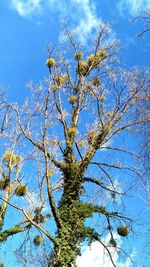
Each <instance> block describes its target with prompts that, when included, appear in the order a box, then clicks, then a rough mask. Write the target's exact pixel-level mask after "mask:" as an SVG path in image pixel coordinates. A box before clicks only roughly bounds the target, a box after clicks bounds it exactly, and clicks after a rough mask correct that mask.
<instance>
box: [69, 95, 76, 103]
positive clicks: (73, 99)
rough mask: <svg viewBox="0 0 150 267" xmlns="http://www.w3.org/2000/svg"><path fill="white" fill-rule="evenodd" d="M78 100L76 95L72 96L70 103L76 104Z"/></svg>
mask: <svg viewBox="0 0 150 267" xmlns="http://www.w3.org/2000/svg"><path fill="white" fill-rule="evenodd" d="M76 100H77V97H76V95H72V96H70V98H69V103H70V104H74V103H75V102H76Z"/></svg>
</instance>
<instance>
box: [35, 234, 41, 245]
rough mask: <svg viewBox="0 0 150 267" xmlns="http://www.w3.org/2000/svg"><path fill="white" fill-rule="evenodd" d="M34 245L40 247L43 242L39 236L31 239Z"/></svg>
mask: <svg viewBox="0 0 150 267" xmlns="http://www.w3.org/2000/svg"><path fill="white" fill-rule="evenodd" d="M33 242H34V245H35V246H40V245H41V244H42V242H43V238H42V237H41V236H40V235H37V236H35V238H34V239H33Z"/></svg>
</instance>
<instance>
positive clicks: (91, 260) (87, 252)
mask: <svg viewBox="0 0 150 267" xmlns="http://www.w3.org/2000/svg"><path fill="white" fill-rule="evenodd" d="M114 237H115V240H117V242H118V244H119V246H120V245H121V243H122V242H121V239H120V237H118V236H117V235H114ZM109 239H110V237H109V236H107V237H106V239H105V242H108V240H109ZM110 252H111V254H112V256H113V260H114V263H115V264H116V266H118V267H131V264H132V263H131V259H130V257H128V258H127V259H126V261H125V262H124V263H119V255H118V253H117V252H116V250H115V249H114V248H113V247H112V248H110ZM134 256H135V255H134V254H132V255H131V257H134ZM77 266H78V267H83V266H86V267H101V266H103V267H113V266H114V265H113V264H112V262H111V260H110V257H109V255H108V254H107V252H106V250H105V249H104V247H103V246H102V245H101V244H100V243H99V242H98V241H95V242H93V243H92V244H91V246H90V247H88V246H87V247H84V251H83V253H82V255H81V256H79V257H78V258H77Z"/></svg>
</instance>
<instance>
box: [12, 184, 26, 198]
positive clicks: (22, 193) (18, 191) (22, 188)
mask: <svg viewBox="0 0 150 267" xmlns="http://www.w3.org/2000/svg"><path fill="white" fill-rule="evenodd" d="M27 192H28V188H27V186H26V185H23V184H19V185H18V186H17V188H16V189H15V194H16V196H19V197H23V196H25V195H26V194H27Z"/></svg>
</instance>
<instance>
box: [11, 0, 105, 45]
mask: <svg viewBox="0 0 150 267" xmlns="http://www.w3.org/2000/svg"><path fill="white" fill-rule="evenodd" d="M10 3H11V8H13V9H14V10H15V11H16V12H17V13H18V14H19V15H20V16H22V17H24V18H31V17H32V16H35V15H38V16H39V15H40V14H44V12H46V11H47V10H48V12H51V13H52V12H53V11H54V9H55V12H56V11H58V14H59V18H60V20H62V21H63V20H65V19H66V18H67V20H68V21H69V24H74V25H76V32H77V35H78V36H79V38H80V41H82V42H85V40H86V39H87V38H88V39H90V36H91V34H92V32H93V31H94V30H95V29H97V27H98V25H99V24H100V23H101V19H100V18H99V17H98V16H97V13H96V5H95V4H94V3H91V1H90V0H70V1H69V2H67V3H66V1H65V0H11V1H10ZM38 19H39V17H38Z"/></svg>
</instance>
